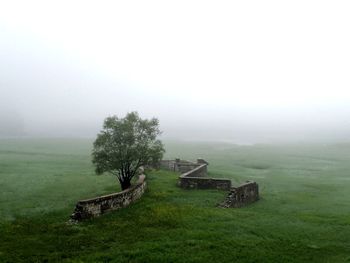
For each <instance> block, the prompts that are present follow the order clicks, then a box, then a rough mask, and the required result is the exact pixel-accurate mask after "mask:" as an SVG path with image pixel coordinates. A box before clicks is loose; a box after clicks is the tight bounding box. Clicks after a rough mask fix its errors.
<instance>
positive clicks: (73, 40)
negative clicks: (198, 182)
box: [0, 0, 350, 133]
mask: <svg viewBox="0 0 350 263" xmlns="http://www.w3.org/2000/svg"><path fill="white" fill-rule="evenodd" d="M349 14H350V2H349V1H307V0H303V1H47V0H46V1H35V0H34V1H16V0H11V1H6V0H3V1H1V0H0V91H1V93H2V95H3V96H2V99H1V98H0V102H2V104H3V106H2V107H3V111H5V109H6V111H8V112H13V111H16V112H17V113H18V114H19V115H20V116H21V118H23V119H24V121H25V123H26V125H27V126H28V124H29V123H32V124H37V125H38V127H40V128H36V129H34V128H33V127H34V126H35V125H33V127H32V128H31V129H32V130H33V132H40V131H42V132H43V131H44V130H45V129H42V128H41V127H43V126H45V125H48V126H50V124H51V123H52V121H53V120H52V119H55V121H56V122H58V123H61V124H63V123H67V124H69V123H71V124H72V123H75V122H80V123H82V122H84V123H85V124H86V125H87V126H89V125H91V126H93V127H94V125H95V124H96V122H97V123H98V126H100V124H101V122H102V119H103V118H104V117H105V116H107V115H110V114H118V115H123V114H124V113H125V112H127V111H132V110H138V111H139V112H140V113H141V114H142V115H144V116H153V115H154V116H158V117H159V118H160V120H161V123H162V122H163V123H164V124H165V127H169V128H168V130H170V127H176V125H177V124H179V126H181V125H184V124H186V123H189V122H191V121H192V120H194V119H196V120H197V121H198V124H200V125H204V126H205V125H207V126H208V127H210V122H209V121H207V118H209V119H215V120H216V121H217V122H218V123H220V122H224V121H227V119H229V122H230V124H232V125H235V124H236V125H238V123H239V125H242V123H249V125H250V126H249V125H248V126H249V127H251V126H252V125H253V126H254V125H259V123H260V122H261V123H268V124H269V125H277V126H278V125H279V124H281V125H286V126H288V125H289V126H290V125H291V123H292V124H293V125H305V123H311V124H312V125H316V126H317V125H318V126H320V125H321V126H322V125H323V126H325V127H327V126H332V127H333V126H334V125H335V124H336V126H337V129H338V130H339V128H340V129H341V128H342V127H343V128H344V129H345V128H346V127H349V120H348V119H349V113H350V107H349V105H350V74H349V73H350V48H349V47H350V15H349ZM0 96H1V95H0ZM0 107H1V106H0ZM184 116H185V117H186V116H187V117H188V119H186V118H185V120H184ZM217 116H219V117H217ZM169 119H172V120H174V121H175V122H174V123H172V122H171V121H170V120H169ZM182 120H184V121H183V123H179V122H180V121H182ZM89 121H91V123H89ZM29 126H30V125H29ZM248 126H247V127H248ZM334 127H335V126H334ZM247 129H248V128H247ZM166 130H167V128H166V129H165V131H166ZM232 130H234V129H232ZM169 132H170V131H169ZM170 133H171V132H170Z"/></svg>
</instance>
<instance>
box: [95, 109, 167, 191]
mask: <svg viewBox="0 0 350 263" xmlns="http://www.w3.org/2000/svg"><path fill="white" fill-rule="evenodd" d="M160 133H161V132H160V130H159V121H158V119H156V118H152V119H150V120H147V119H145V120H143V119H141V118H140V117H139V115H138V113H137V112H131V113H128V114H127V115H126V116H125V117H124V118H118V117H117V116H112V117H108V118H106V119H105V121H104V124H103V129H102V131H101V132H100V133H99V134H98V135H97V138H96V140H95V142H94V147H93V152H92V157H93V158H92V162H93V164H94V165H95V167H96V173H97V174H102V173H104V172H109V173H112V174H113V175H115V176H117V177H118V180H119V182H120V185H121V187H122V190H125V189H127V188H129V187H130V185H131V179H132V178H133V177H134V176H135V175H136V174H137V171H138V169H139V168H140V167H141V166H145V165H155V164H157V163H159V161H160V160H161V159H162V157H163V153H164V152H165V150H164V147H163V144H162V142H161V141H160V140H158V139H157V136H158V135H160Z"/></svg>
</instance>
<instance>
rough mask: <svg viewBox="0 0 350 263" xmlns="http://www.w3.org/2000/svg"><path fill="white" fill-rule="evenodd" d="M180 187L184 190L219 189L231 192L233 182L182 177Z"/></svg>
mask: <svg viewBox="0 0 350 263" xmlns="http://www.w3.org/2000/svg"><path fill="white" fill-rule="evenodd" d="M179 186H180V187H181V188H184V189H218V190H230V188H231V180H228V179H217V178H205V177H204V178H201V177H181V176H180V178H179Z"/></svg>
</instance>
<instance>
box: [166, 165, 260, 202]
mask: <svg viewBox="0 0 350 263" xmlns="http://www.w3.org/2000/svg"><path fill="white" fill-rule="evenodd" d="M160 167H161V168H163V169H166V170H171V171H176V172H180V173H181V175H180V176H179V182H178V185H179V186H180V187H181V188H184V189H219V190H225V191H229V193H228V196H227V197H226V199H225V201H224V202H223V203H221V204H220V206H221V207H242V206H245V205H248V204H250V203H253V202H256V201H257V200H259V186H258V184H257V183H256V182H251V181H247V182H245V183H244V184H241V185H240V186H238V187H233V186H232V182H231V180H229V179H221V178H210V177H207V175H208V173H207V169H208V163H207V162H206V161H205V160H203V159H197V163H193V162H189V161H184V160H180V159H175V160H163V161H162V162H161V164H160Z"/></svg>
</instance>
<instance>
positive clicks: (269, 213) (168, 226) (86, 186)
mask: <svg viewBox="0 0 350 263" xmlns="http://www.w3.org/2000/svg"><path fill="white" fill-rule="evenodd" d="M91 143H92V142H91V140H87V139H54V140H51V139H23V140H0V190H1V192H0V261H1V262H181V263H182V262H317V263H319V262H329V263H333V262H350V144H335V145H316V144H314V145H306V144H304V145H274V146H273V145H255V146H235V145H230V144H224V143H199V142H198V143H193V142H192V143H190V142H175V141H168V142H166V149H167V154H166V155H167V156H166V157H167V158H175V157H178V156H179V157H181V158H183V159H190V160H195V159H196V158H197V157H202V158H204V159H206V160H207V161H209V163H210V165H209V173H210V175H211V176H214V177H227V178H231V179H232V181H233V182H234V183H239V182H242V181H244V180H247V179H252V180H255V181H257V182H258V183H259V185H260V191H261V200H260V201H259V202H257V203H255V204H253V205H251V206H249V207H245V208H241V209H222V208H218V207H216V206H215V205H216V204H217V203H218V202H220V201H222V200H223V199H224V197H225V195H226V193H225V192H223V191H215V190H182V189H179V188H178V187H177V186H176V182H177V174H175V173H172V172H166V171H153V172H150V173H149V174H148V186H149V187H148V190H147V192H146V193H145V195H144V196H143V197H142V198H141V200H139V201H138V202H136V203H135V204H133V205H131V206H130V207H128V208H126V209H123V210H120V211H116V212H113V213H109V214H106V215H104V216H102V217H100V218H97V219H95V220H91V221H86V222H83V223H80V224H78V225H69V224H67V223H66V222H67V220H68V218H69V215H70V214H71V213H72V211H73V208H74V205H75V203H76V201H77V200H78V199H82V198H88V197H94V196H96V195H100V194H105V193H111V192H114V191H118V190H119V186H118V185H117V181H116V179H115V178H113V177H111V176H96V175H94V170H93V167H92V165H91V158H90V151H91Z"/></svg>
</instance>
